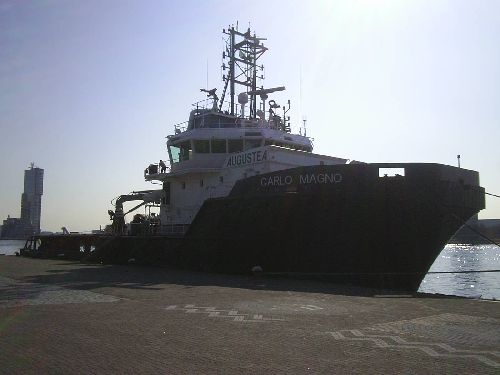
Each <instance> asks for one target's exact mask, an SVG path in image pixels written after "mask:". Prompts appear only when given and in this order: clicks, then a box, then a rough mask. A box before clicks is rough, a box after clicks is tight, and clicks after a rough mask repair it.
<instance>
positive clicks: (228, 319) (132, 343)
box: [0, 256, 500, 374]
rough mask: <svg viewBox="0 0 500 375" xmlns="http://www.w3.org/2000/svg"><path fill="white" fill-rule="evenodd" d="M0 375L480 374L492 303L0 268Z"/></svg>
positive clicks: (285, 284)
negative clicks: (82, 374) (108, 374)
mask: <svg viewBox="0 0 500 375" xmlns="http://www.w3.org/2000/svg"><path fill="white" fill-rule="evenodd" d="M0 347H1V348H2V355H1V356H0V368H1V369H2V371H1V372H3V373H8V374H21V373H22V374H30V373H37V374H39V373H160V372H163V373H204V374H207V373H217V374H220V373H264V372H267V373H421V374H427V373H437V372H438V373H486V374H487V373H491V374H494V373H495V374H497V373H498V371H499V369H500V351H499V348H500V305H499V303H498V302H495V301H480V300H471V299H464V298H450V297H444V296H429V295H422V294H413V295H397V294H390V293H389V292H384V291H380V290H371V289H361V288H353V287H346V286H337V285H333V284H328V283H322V282H316V281H307V280H296V279H283V278H270V277H263V276H248V277H244V276H231V275H217V274H204V273H196V272H187V271H179V270H172V269H166V268H159V267H157V268H155V267H137V266H113V265H99V264H85V263H80V262H74V261H66V260H46V259H30V258H24V257H14V256H4V257H0Z"/></svg>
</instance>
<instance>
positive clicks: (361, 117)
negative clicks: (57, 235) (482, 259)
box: [0, 0, 500, 231]
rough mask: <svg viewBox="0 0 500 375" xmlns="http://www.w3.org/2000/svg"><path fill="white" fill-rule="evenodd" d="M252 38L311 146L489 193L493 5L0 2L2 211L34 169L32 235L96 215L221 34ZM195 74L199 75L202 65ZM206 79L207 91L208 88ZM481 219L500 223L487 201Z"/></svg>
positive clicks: (135, 184) (498, 78)
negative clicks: (39, 174)
mask: <svg viewBox="0 0 500 375" xmlns="http://www.w3.org/2000/svg"><path fill="white" fill-rule="evenodd" d="M237 22H238V26H239V29H240V30H245V29H246V28H247V27H248V25H250V26H251V28H252V29H253V30H255V32H256V33H257V35H258V36H262V37H266V38H267V41H265V45H266V46H267V47H268V48H269V51H268V52H266V54H264V56H263V57H262V60H261V62H262V63H263V64H264V66H265V74H266V79H265V81H264V83H263V84H264V86H265V87H275V86H285V87H286V88H287V90H286V91H285V92H282V93H279V94H278V95H276V96H275V97H274V99H275V100H277V101H278V102H279V103H282V104H284V103H285V102H286V100H288V99H290V100H291V104H292V110H291V112H290V114H291V120H292V130H293V131H294V132H298V129H299V126H300V124H301V123H302V119H303V118H305V119H307V135H308V136H311V137H313V138H314V146H315V148H314V151H315V152H317V153H320V154H326V155H332V156H338V157H345V158H348V159H355V160H360V161H365V162H433V163H434V162H435V163H442V164H448V165H457V154H460V155H461V165H462V167H463V168H468V169H473V170H477V171H479V173H480V179H481V185H482V186H483V187H484V188H485V189H486V191H487V192H490V193H493V194H497V195H500V147H499V140H500V44H499V40H500V1H489V0H482V1H460V0H454V1H444V0H429V1H425V0H422V1H376V0H372V1H368V0H366V1H319V0H316V1H315V0H310V1H290V0H288V1H271V0H266V1H260V0H255V1H251V2H249V1H236V0H233V1H225V0H212V1H194V0H183V1H155V0H150V1H141V0H104V1H103V0H86V1H76V0H73V1H70V0H38V1H11V0H0V152H1V154H0V155H1V158H0V176H2V177H1V180H0V219H4V218H6V217H7V215H11V217H19V216H20V201H21V193H22V190H23V173H24V172H23V171H24V169H26V168H28V166H29V165H30V162H34V163H35V165H36V166H39V167H40V168H43V169H45V180H44V195H43V198H42V223H41V226H42V230H50V231H58V230H60V228H61V227H62V226H65V227H67V228H68V229H69V230H71V231H83V230H90V229H96V228H99V226H100V225H102V226H103V227H104V225H106V224H109V217H108V215H107V210H108V209H112V208H113V207H112V206H111V203H110V202H111V200H112V199H113V198H115V197H116V196H118V195H120V194H125V193H128V192H130V191H133V190H144V189H152V188H158V187H157V186H154V185H151V183H146V182H145V181H144V178H143V171H144V168H145V167H146V166H147V165H148V164H149V163H151V162H155V163H156V162H158V161H159V159H163V160H165V159H168V156H167V151H166V146H165V143H166V138H165V137H166V136H167V135H169V134H172V133H173V125H174V124H177V123H180V122H183V121H186V120H187V118H188V115H189V111H190V109H191V103H194V102H196V101H199V100H202V99H204V98H205V94H203V93H200V91H199V89H200V88H202V87H203V88H205V87H209V88H214V87H217V88H218V92H219V93H220V92H222V88H223V86H222V82H221V69H220V65H221V63H222V59H221V58H222V50H223V41H222V29H223V28H227V27H228V25H236V23H237ZM207 68H208V69H207ZM207 79H208V85H207ZM486 204H487V208H486V210H483V211H482V212H481V213H480V218H500V199H499V198H494V197H489V196H488V197H487V198H486Z"/></svg>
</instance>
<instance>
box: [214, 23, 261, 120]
mask: <svg viewBox="0 0 500 375" xmlns="http://www.w3.org/2000/svg"><path fill="white" fill-rule="evenodd" d="M222 32H223V33H224V34H226V35H228V41H227V42H226V43H227V45H226V50H225V51H224V52H223V54H222V57H223V59H224V62H223V64H222V70H223V71H225V70H226V68H227V69H228V70H229V71H228V74H227V76H226V75H224V76H223V80H224V82H225V85H224V91H223V92H222V98H221V102H220V107H219V110H222V106H223V103H224V98H225V95H226V91H227V88H228V86H229V96H230V108H229V109H230V112H231V115H235V114H236V113H235V108H234V107H235V95H236V93H235V85H241V86H244V87H245V92H247V93H249V98H250V118H255V117H256V113H257V95H256V94H252V92H255V91H257V78H262V79H263V78H264V77H263V75H261V76H259V77H258V76H257V73H258V72H261V71H262V70H263V69H264V66H258V65H257V60H258V59H259V58H260V57H261V56H262V55H263V54H264V52H266V51H267V48H266V47H264V45H263V44H262V41H263V40H266V39H265V38H257V37H256V35H255V34H253V36H252V35H251V32H250V29H248V30H247V32H246V33H241V32H239V31H238V30H237V29H235V28H234V27H233V26H230V27H229V28H228V29H227V31H226V30H223V31H222ZM226 59H227V60H228V61H227V67H226V61H225V60H226Z"/></svg>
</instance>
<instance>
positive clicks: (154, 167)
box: [144, 163, 170, 178]
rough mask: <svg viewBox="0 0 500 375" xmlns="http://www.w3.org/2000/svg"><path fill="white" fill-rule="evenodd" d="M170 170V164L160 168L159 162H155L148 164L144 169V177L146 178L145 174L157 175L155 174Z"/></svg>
mask: <svg viewBox="0 0 500 375" xmlns="http://www.w3.org/2000/svg"><path fill="white" fill-rule="evenodd" d="M169 172H170V166H169V165H165V168H164V169H162V168H161V167H160V164H159V163H157V164H149V165H148V166H147V167H146V169H144V178H146V177H147V176H151V175H157V174H162V173H169Z"/></svg>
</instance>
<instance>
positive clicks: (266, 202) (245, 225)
mask: <svg viewBox="0 0 500 375" xmlns="http://www.w3.org/2000/svg"><path fill="white" fill-rule="evenodd" d="M387 167H390V168H401V169H404V176H399V175H397V176H394V177H387V176H385V177H384V176H383V177H379V169H380V168H387ZM484 205H485V200H484V189H483V188H481V187H480V186H479V175H478V173H477V172H474V171H470V170H465V169H459V168H455V167H450V166H444V165H438V164H349V165H334V166H326V165H320V166H314V167H299V168H294V169H288V170H283V171H279V172H274V173H269V174H265V175H257V176H254V177H250V178H247V179H244V180H241V181H239V182H238V183H237V184H236V185H235V186H234V188H233V190H232V192H231V194H230V195H229V196H228V197H226V198H220V199H210V200H208V201H206V202H205V203H204V204H203V206H202V208H201V210H200V211H199V213H198V215H197V216H196V218H195V220H194V222H193V223H192V224H191V226H190V229H189V231H188V233H187V234H186V237H185V238H184V240H183V243H182V245H181V252H180V254H182V255H181V257H182V263H183V264H185V265H188V266H189V267H195V268H201V269H204V270H208V271H215V272H229V273H248V272H250V271H251V269H252V268H253V267H255V266H259V267H261V268H262V270H263V271H264V272H266V273H274V272H276V273H292V274H310V275H311V274H312V275H320V276H323V277H327V278H328V279H331V280H333V281H336V282H342V283H352V284H356V285H364V286H371V287H377V288H390V289H400V290H408V291H416V290H417V289H418V287H419V285H420V283H421V281H422V279H423V278H424V276H425V274H426V273H427V271H428V270H429V268H430V266H431V265H432V263H433V262H434V260H435V259H436V257H437V256H438V255H439V253H440V252H441V250H442V249H443V247H444V246H445V244H446V243H447V241H448V240H449V239H450V238H451V237H452V236H453V234H454V233H455V232H456V231H457V230H458V229H459V228H460V227H461V226H462V225H463V223H464V222H465V221H466V220H467V219H469V218H470V217H471V216H473V215H475V214H477V213H478V212H479V210H481V209H482V208H484Z"/></svg>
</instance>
